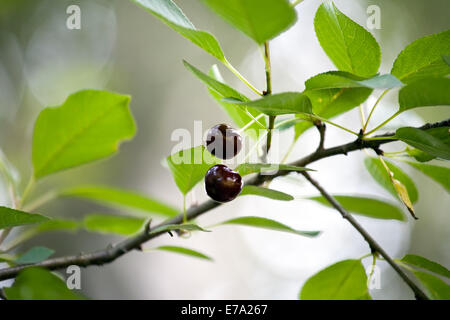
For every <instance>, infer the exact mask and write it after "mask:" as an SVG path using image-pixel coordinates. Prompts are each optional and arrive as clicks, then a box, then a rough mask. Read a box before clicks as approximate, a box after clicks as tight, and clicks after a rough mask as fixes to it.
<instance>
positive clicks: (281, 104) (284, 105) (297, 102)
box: [222, 92, 312, 116]
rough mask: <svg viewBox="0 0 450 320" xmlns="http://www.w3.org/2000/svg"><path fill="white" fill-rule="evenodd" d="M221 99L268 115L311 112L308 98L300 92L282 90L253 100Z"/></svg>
mask: <svg viewBox="0 0 450 320" xmlns="http://www.w3.org/2000/svg"><path fill="white" fill-rule="evenodd" d="M222 101H224V102H228V103H232V104H236V105H244V106H247V107H252V108H255V109H257V110H259V111H261V112H262V113H264V114H267V115H269V116H278V115H282V114H297V113H304V114H311V112H312V110H311V108H312V106H311V101H310V100H309V98H308V97H307V96H306V95H305V94H303V93H300V92H284V93H278V94H273V95H269V96H266V97H264V98H262V99H258V100H253V101H249V102H247V101H240V100H238V99H235V98H233V97H226V98H224V99H223V100H222Z"/></svg>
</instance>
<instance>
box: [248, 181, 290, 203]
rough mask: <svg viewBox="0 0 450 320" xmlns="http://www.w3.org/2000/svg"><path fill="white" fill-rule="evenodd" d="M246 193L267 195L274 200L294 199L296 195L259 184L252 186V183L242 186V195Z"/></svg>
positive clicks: (266, 196)
mask: <svg viewBox="0 0 450 320" xmlns="http://www.w3.org/2000/svg"><path fill="white" fill-rule="evenodd" d="M246 195H253V196H260V197H265V198H269V199H273V200H282V201H291V200H294V197H293V196H291V195H290V194H287V193H284V192H281V191H277V190H272V189H268V188H263V187H257V186H251V185H248V186H244V188H242V192H241V194H240V196H246Z"/></svg>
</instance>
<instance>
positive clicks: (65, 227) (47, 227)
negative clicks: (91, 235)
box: [33, 219, 80, 233]
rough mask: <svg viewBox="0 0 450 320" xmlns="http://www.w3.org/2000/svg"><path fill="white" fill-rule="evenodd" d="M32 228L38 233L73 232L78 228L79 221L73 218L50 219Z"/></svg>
mask: <svg viewBox="0 0 450 320" xmlns="http://www.w3.org/2000/svg"><path fill="white" fill-rule="evenodd" d="M33 228H34V229H35V230H36V231H37V232H38V233H43V232H51V231H66V232H75V231H77V230H78V229H79V228H80V222H78V221H74V220H61V219H52V220H49V221H46V222H44V223H41V224H39V225H37V226H36V227H33Z"/></svg>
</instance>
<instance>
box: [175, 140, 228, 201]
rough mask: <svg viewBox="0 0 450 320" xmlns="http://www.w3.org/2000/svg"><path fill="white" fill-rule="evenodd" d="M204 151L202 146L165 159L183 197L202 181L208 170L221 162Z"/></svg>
mask: <svg viewBox="0 0 450 320" xmlns="http://www.w3.org/2000/svg"><path fill="white" fill-rule="evenodd" d="M205 150H206V149H205V147H204V146H198V147H195V148H191V149H187V150H182V151H180V152H177V153H175V154H173V155H171V156H170V157H168V158H167V164H168V165H169V168H170V171H171V172H172V175H173V178H174V180H175V183H176V185H177V186H178V189H180V191H181V193H183V194H184V195H186V194H187V193H188V192H189V191H190V190H191V189H192V188H193V187H194V186H195V185H196V184H197V183H198V182H200V181H201V180H203V178H204V177H205V174H206V172H207V171H208V170H209V168H211V167H212V166H214V165H216V164H219V163H220V162H221V161H220V160H219V159H217V158H216V157H214V156H213V155H211V154H210V153H209V152H208V151H206V152H205Z"/></svg>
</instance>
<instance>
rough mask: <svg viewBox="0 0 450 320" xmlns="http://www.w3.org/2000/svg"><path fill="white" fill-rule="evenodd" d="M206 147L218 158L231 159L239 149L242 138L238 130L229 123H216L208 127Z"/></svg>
mask: <svg viewBox="0 0 450 320" xmlns="http://www.w3.org/2000/svg"><path fill="white" fill-rule="evenodd" d="M206 148H207V149H208V151H209V152H210V153H211V154H212V155H214V156H216V157H218V158H220V159H231V158H233V157H235V156H236V155H237V154H238V153H239V151H241V148H242V138H241V136H240V134H239V132H237V131H236V130H235V129H233V128H232V127H230V126H229V125H227V124H223V123H222V124H218V125H216V126H214V127H212V128H211V129H209V131H208V135H207V138H206Z"/></svg>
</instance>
